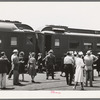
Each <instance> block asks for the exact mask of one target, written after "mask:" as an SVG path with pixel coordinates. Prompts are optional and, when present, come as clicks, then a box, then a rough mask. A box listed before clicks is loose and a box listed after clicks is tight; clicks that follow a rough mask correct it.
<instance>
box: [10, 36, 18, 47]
mask: <svg viewBox="0 0 100 100" xmlns="http://www.w3.org/2000/svg"><path fill="white" fill-rule="evenodd" d="M16 45H17V37H11V46H16Z"/></svg>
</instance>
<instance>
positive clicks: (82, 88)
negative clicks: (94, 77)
mask: <svg viewBox="0 0 100 100" xmlns="http://www.w3.org/2000/svg"><path fill="white" fill-rule="evenodd" d="M81 90H84V85H83V82H81Z"/></svg>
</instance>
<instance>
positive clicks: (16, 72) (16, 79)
mask: <svg viewBox="0 0 100 100" xmlns="http://www.w3.org/2000/svg"><path fill="white" fill-rule="evenodd" d="M18 83H19V73H18V71H17V70H14V71H13V84H14V85H16V84H18Z"/></svg>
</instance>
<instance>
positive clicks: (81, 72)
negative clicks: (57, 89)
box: [61, 50, 100, 90]
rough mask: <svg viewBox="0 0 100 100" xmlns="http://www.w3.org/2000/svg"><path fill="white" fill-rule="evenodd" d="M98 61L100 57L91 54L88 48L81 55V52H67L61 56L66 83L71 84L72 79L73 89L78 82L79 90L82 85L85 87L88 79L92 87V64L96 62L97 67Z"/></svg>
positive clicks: (82, 88)
mask: <svg viewBox="0 0 100 100" xmlns="http://www.w3.org/2000/svg"><path fill="white" fill-rule="evenodd" d="M98 54H100V53H98ZM99 56H100V55H99ZM99 61H100V58H99V57H97V56H95V55H93V54H92V51H91V50H88V51H87V52H86V55H83V52H74V53H71V52H67V54H66V56H65V57H64V58H63V62H64V63H63V64H64V65H63V66H64V71H65V77H66V82H67V85H72V81H73V80H74V87H73V89H76V86H77V84H78V83H80V84H81V90H84V85H85V86H86V87H87V86H88V81H90V82H89V83H90V87H93V83H92V81H93V64H94V63H95V64H97V66H98V68H99V67H100V66H99V65H100V62H99ZM61 75H62V73H61Z"/></svg>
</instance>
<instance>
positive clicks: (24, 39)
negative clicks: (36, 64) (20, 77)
mask: <svg viewBox="0 0 100 100" xmlns="http://www.w3.org/2000/svg"><path fill="white" fill-rule="evenodd" d="M35 45H36V36H35V32H34V30H33V28H31V27H30V26H29V25H26V24H22V23H21V22H18V21H0V52H1V51H5V53H6V55H7V57H8V58H9V60H10V57H11V55H12V53H13V50H14V49H18V51H19V52H20V51H24V53H25V57H26V58H27V57H28V53H29V52H32V51H35Z"/></svg>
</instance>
